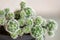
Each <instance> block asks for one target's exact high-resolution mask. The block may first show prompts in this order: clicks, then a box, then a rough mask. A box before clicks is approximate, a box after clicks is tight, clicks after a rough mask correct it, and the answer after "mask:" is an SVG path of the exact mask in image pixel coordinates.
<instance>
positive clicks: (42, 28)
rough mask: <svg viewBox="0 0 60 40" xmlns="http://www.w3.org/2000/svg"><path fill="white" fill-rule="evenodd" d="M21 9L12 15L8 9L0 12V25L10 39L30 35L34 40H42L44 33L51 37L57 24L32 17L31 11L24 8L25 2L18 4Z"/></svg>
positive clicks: (38, 17)
mask: <svg viewBox="0 0 60 40" xmlns="http://www.w3.org/2000/svg"><path fill="white" fill-rule="evenodd" d="M20 6H21V9H20V10H16V11H15V12H14V13H13V12H10V10H9V8H6V9H4V10H0V25H4V28H5V30H6V31H7V32H9V33H10V36H11V38H13V39H16V38H17V37H18V36H23V35H24V34H28V33H30V34H31V36H32V37H34V38H36V40H44V37H43V36H45V33H46V32H47V33H48V35H49V36H51V37H53V36H54V34H55V30H56V29H57V22H55V21H54V20H46V19H44V18H42V17H41V16H35V17H33V15H34V14H33V12H34V11H33V9H32V8H30V7H27V6H26V3H25V2H23V1H22V2H21V3H20Z"/></svg>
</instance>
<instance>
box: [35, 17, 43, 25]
mask: <svg viewBox="0 0 60 40" xmlns="http://www.w3.org/2000/svg"><path fill="white" fill-rule="evenodd" d="M42 23H43V19H42V17H40V16H37V17H36V19H35V25H41V24H42Z"/></svg>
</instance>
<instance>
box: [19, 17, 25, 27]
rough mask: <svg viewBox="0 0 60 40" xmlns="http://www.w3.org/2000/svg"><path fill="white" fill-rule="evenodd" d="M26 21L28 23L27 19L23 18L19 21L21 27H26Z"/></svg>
mask: <svg viewBox="0 0 60 40" xmlns="http://www.w3.org/2000/svg"><path fill="white" fill-rule="evenodd" d="M25 21H26V20H25V19H23V18H21V19H19V20H18V23H19V25H20V26H23V25H25Z"/></svg>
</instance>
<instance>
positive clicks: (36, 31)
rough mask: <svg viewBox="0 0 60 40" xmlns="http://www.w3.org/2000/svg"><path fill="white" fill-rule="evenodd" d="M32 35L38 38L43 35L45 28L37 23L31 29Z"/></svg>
mask: <svg viewBox="0 0 60 40" xmlns="http://www.w3.org/2000/svg"><path fill="white" fill-rule="evenodd" d="M31 35H32V36H33V37H34V38H38V37H40V36H43V29H42V27H41V26H40V25H35V26H34V27H33V28H32V29H31Z"/></svg>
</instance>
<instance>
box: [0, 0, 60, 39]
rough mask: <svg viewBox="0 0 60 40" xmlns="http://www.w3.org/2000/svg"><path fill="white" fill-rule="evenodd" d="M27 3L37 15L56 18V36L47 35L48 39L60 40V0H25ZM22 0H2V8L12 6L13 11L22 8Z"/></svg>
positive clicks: (0, 0) (0, 3) (0, 7)
mask: <svg viewBox="0 0 60 40" xmlns="http://www.w3.org/2000/svg"><path fill="white" fill-rule="evenodd" d="M25 1H26V3H27V5H29V6H31V7H32V8H33V9H34V10H35V11H36V14H37V15H40V16H42V17H44V18H46V19H47V18H48V19H51V18H52V19H54V20H56V21H57V23H58V30H57V31H56V32H55V36H54V37H53V38H50V37H49V36H48V35H46V40H60V27H59V26H60V0H25ZM20 2H21V0H0V9H4V8H10V10H11V11H12V12H13V11H15V10H17V9H19V8H20V4H19V3H20Z"/></svg>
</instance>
